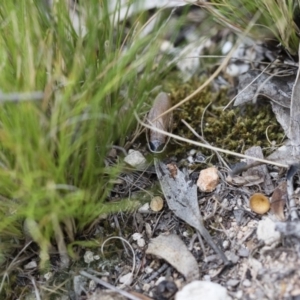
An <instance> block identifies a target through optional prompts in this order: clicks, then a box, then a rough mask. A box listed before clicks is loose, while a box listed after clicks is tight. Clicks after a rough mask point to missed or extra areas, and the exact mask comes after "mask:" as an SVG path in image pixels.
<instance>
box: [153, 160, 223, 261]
mask: <svg viewBox="0 0 300 300" xmlns="http://www.w3.org/2000/svg"><path fill="white" fill-rule="evenodd" d="M154 165H155V170H156V174H157V177H158V179H159V182H160V185H161V189H162V191H163V193H164V196H165V199H166V201H167V203H168V206H169V208H170V209H171V210H172V211H173V212H174V214H175V215H176V216H177V217H179V218H180V219H182V220H183V221H185V222H187V223H188V224H189V225H190V226H193V227H194V228H195V229H197V230H198V231H199V232H200V234H201V235H202V236H203V238H204V239H205V240H206V242H207V243H208V244H209V245H210V246H211V247H212V248H213V249H214V251H215V252H216V253H217V254H218V255H219V256H220V257H221V259H222V260H223V262H224V263H225V264H228V260H227V258H226V256H225V255H224V253H223V252H222V251H221V250H220V249H219V248H218V247H217V245H216V244H215V243H214V241H213V240H212V238H211V236H210V234H209V232H208V231H207V230H206V228H205V227H204V225H203V221H202V217H201V214H200V209H199V205H198V198H197V185H196V184H195V183H193V181H192V180H190V179H189V177H188V176H187V175H185V174H184V173H183V172H182V171H180V170H179V169H178V168H177V167H176V168H177V172H176V176H175V178H174V177H172V175H174V174H175V173H174V172H172V175H171V173H170V170H169V169H168V167H167V166H166V165H165V164H164V163H162V162H160V161H158V160H157V159H155V160H154Z"/></svg>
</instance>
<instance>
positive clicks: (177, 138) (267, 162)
mask: <svg viewBox="0 0 300 300" xmlns="http://www.w3.org/2000/svg"><path fill="white" fill-rule="evenodd" d="M134 115H135V117H136V119H137V121H138V122H139V123H140V124H141V125H143V126H144V127H146V128H149V129H151V130H156V131H157V132H160V133H162V134H165V135H167V136H169V137H171V138H173V139H176V140H179V141H183V142H186V143H189V144H192V145H195V146H199V147H203V148H206V149H210V150H213V151H219V152H221V153H225V154H229V155H233V156H236V157H241V158H248V159H253V160H255V161H259V162H262V163H265V164H270V165H273V166H277V167H281V168H286V169H287V168H288V167H289V166H288V165H287V164H282V163H278V162H275V161H271V160H267V159H262V158H257V157H252V156H249V155H245V154H241V153H237V152H233V151H229V150H226V149H222V148H219V147H214V146H211V145H206V144H203V143H199V142H196V141H193V140H190V139H186V138H183V137H181V136H179V135H176V134H173V133H169V132H167V131H164V130H161V129H158V128H156V127H152V126H150V125H148V124H146V123H144V122H142V120H141V119H140V118H139V116H138V115H137V113H136V111H135V112H134Z"/></svg>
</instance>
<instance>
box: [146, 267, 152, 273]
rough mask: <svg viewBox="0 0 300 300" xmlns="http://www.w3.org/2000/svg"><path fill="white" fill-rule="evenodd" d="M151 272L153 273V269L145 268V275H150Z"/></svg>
mask: <svg viewBox="0 0 300 300" xmlns="http://www.w3.org/2000/svg"><path fill="white" fill-rule="evenodd" d="M152 272H153V269H152V268H151V267H149V266H147V267H146V268H145V273H146V274H150V273H152Z"/></svg>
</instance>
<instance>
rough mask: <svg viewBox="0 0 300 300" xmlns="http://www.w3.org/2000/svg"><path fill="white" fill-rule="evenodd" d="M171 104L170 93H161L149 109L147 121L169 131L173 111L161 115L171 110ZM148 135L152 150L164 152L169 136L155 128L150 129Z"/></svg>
mask: <svg viewBox="0 0 300 300" xmlns="http://www.w3.org/2000/svg"><path fill="white" fill-rule="evenodd" d="M171 106H172V104H171V99H170V97H169V95H168V94H167V93H164V92H161V93H159V94H158V95H157V97H156V98H155V100H154V102H153V106H152V108H151V110H150V111H149V114H148V117H147V123H148V124H149V125H151V126H153V127H155V128H157V129H160V130H164V131H169V130H170V128H171V124H172V113H171V112H170V113H167V114H165V115H163V116H161V117H160V115H161V114H163V113H164V112H166V111H167V110H169V109H170V108H171ZM148 135H149V136H148ZM148 135H147V139H148V145H149V148H150V150H151V151H152V152H162V151H163V150H164V148H165V145H166V143H167V142H168V139H167V137H166V136H165V135H164V134H162V133H159V132H157V131H155V130H150V131H149V134H148Z"/></svg>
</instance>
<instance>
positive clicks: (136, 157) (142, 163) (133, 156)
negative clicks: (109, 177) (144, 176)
mask: <svg viewBox="0 0 300 300" xmlns="http://www.w3.org/2000/svg"><path fill="white" fill-rule="evenodd" d="M124 161H125V162H126V163H127V164H129V165H130V166H132V167H135V168H137V169H144V168H145V167H146V166H147V160H146V158H145V157H144V155H143V154H142V153H141V152H139V151H136V150H132V149H131V150H129V152H128V155H127V156H126V157H125V158H124Z"/></svg>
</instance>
